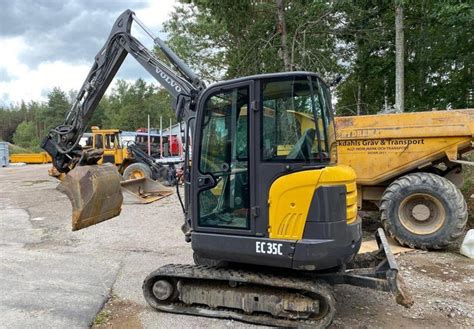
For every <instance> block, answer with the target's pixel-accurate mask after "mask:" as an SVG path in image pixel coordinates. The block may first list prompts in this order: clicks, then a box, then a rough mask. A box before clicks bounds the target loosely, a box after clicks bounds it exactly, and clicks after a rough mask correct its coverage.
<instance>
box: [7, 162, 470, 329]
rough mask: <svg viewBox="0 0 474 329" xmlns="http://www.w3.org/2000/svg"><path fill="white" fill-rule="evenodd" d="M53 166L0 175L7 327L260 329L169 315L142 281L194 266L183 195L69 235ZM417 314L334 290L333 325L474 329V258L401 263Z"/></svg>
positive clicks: (431, 257)
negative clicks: (150, 302) (164, 268)
mask: <svg viewBox="0 0 474 329" xmlns="http://www.w3.org/2000/svg"><path fill="white" fill-rule="evenodd" d="M47 168H48V166H47V165H37V166H24V167H10V168H0V263H1V264H2V266H1V267H0V290H1V291H2V294H0V327H9V328H27V327H35V328H38V327H45V328H46V327H47V328H63V327H74V328H84V327H88V326H90V325H91V324H92V325H93V326H94V327H97V328H112V327H113V328H170V327H175V328H182V327H183V328H184V327H187V328H189V327H190V328H199V327H210V328H217V327H231V328H233V327H255V326H252V325H248V324H244V323H240V322H237V321H230V320H217V319H209V318H202V317H190V316H180V315H175V314H166V313H160V312H156V311H154V310H152V309H151V308H150V307H148V306H147V304H146V302H145V301H144V299H143V297H142V292H141V284H142V281H143V279H144V278H145V276H146V275H147V274H148V273H149V272H151V271H152V270H154V269H156V268H157V267H159V266H161V265H165V264H168V263H191V262H192V252H191V249H190V246H189V245H188V244H187V243H185V242H184V238H183V235H182V233H181V231H180V226H181V222H182V214H181V210H180V207H179V204H178V201H177V198H176V196H172V197H169V198H166V199H164V200H162V201H160V202H157V203H153V204H149V205H135V204H126V205H124V207H123V210H122V214H121V215H120V216H119V217H118V218H115V219H112V220H110V221H108V222H104V223H101V224H99V225H96V226H93V227H90V228H87V229H84V230H81V231H78V232H71V230H70V217H69V216H70V211H71V208H70V205H69V202H68V200H67V198H66V197H65V196H63V195H62V194H61V193H59V192H58V191H56V190H55V186H56V184H57V182H56V181H55V179H53V178H50V177H48V175H47ZM397 261H398V263H399V266H400V268H401V270H402V274H403V276H404V278H405V281H406V283H407V285H408V288H409V289H410V291H411V292H412V294H413V296H414V299H415V305H414V306H413V307H412V308H411V309H405V308H403V307H401V306H398V305H397V304H396V303H395V302H394V300H393V298H392V296H391V295H390V294H388V293H383V292H379V291H372V290H368V289H363V288H356V287H351V286H338V287H337V288H336V290H335V295H336V299H337V314H336V318H335V320H334V322H333V325H332V326H331V327H332V328H346V327H353V328H378V327H386V328H414V327H438V328H446V327H455V328H472V327H473V326H474V276H473V273H474V261H473V260H470V259H468V258H466V257H463V256H461V255H458V254H456V253H455V252H411V253H407V254H403V255H399V256H397Z"/></svg>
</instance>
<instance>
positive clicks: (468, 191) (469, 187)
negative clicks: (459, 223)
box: [461, 154, 474, 228]
mask: <svg viewBox="0 0 474 329" xmlns="http://www.w3.org/2000/svg"><path fill="white" fill-rule="evenodd" d="M466 160H468V161H473V162H474V154H470V155H469V156H468V157H467V159H466ZM462 174H463V177H464V185H463V187H462V188H461V192H462V194H463V195H464V200H466V203H467V208H468V213H469V219H468V224H467V227H468V228H474V199H473V198H471V195H474V166H467V165H464V166H462Z"/></svg>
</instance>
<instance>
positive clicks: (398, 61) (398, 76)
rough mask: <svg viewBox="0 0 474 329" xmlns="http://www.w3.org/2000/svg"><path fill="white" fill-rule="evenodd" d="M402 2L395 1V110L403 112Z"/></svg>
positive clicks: (403, 46) (403, 49)
mask: <svg viewBox="0 0 474 329" xmlns="http://www.w3.org/2000/svg"><path fill="white" fill-rule="evenodd" d="M402 1H403V0H395V108H396V110H397V111H398V112H404V111H405V81H404V80H405V68H404V65H405V63H404V57H405V35H404V32H403V5H402Z"/></svg>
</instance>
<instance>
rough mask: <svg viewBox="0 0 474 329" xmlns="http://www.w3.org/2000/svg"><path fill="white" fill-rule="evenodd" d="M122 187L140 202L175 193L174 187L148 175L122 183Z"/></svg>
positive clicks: (158, 198) (155, 199) (147, 201)
mask: <svg viewBox="0 0 474 329" xmlns="http://www.w3.org/2000/svg"><path fill="white" fill-rule="evenodd" d="M120 184H121V185H122V189H123V191H124V192H126V193H127V195H129V196H130V197H131V198H133V199H134V201H136V202H138V203H151V202H154V201H157V200H160V199H163V198H165V197H167V196H169V195H171V194H173V189H172V188H169V187H166V186H164V185H163V184H160V183H158V182H155V181H154V180H151V179H149V178H146V177H142V178H136V179H129V180H125V181H122V182H121V183H120Z"/></svg>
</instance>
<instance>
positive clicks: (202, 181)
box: [197, 174, 216, 190]
mask: <svg viewBox="0 0 474 329" xmlns="http://www.w3.org/2000/svg"><path fill="white" fill-rule="evenodd" d="M197 184H198V188H199V189H200V190H203V189H206V188H209V187H214V186H216V179H215V178H214V176H212V175H211V174H205V175H201V176H199V177H198V179H197Z"/></svg>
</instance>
